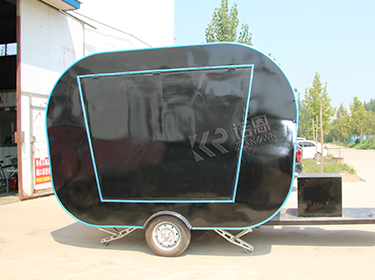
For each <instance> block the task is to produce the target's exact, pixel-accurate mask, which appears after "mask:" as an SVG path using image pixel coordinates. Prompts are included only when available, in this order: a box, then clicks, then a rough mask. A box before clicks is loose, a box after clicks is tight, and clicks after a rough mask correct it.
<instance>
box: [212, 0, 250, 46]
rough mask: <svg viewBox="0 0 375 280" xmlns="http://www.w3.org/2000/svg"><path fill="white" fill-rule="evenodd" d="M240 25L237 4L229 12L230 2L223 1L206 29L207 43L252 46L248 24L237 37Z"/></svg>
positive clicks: (244, 25) (243, 26)
mask: <svg viewBox="0 0 375 280" xmlns="http://www.w3.org/2000/svg"><path fill="white" fill-rule="evenodd" d="M238 23H239V20H238V10H237V4H236V3H234V4H233V6H232V8H231V9H230V11H229V9H228V0H222V1H221V5H220V7H219V8H216V9H215V11H214V14H213V16H212V20H211V22H210V23H209V24H208V26H207V27H206V30H205V35H206V42H207V43H211V42H238V43H242V44H246V45H249V46H252V45H253V44H252V43H251V39H252V35H251V33H250V32H249V26H248V25H247V24H246V23H245V24H242V26H241V31H240V33H239V35H238V37H237V27H238Z"/></svg>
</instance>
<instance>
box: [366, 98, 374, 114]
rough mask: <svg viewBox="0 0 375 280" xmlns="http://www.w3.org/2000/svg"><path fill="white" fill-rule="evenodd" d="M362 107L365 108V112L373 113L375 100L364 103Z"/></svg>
mask: <svg viewBox="0 0 375 280" xmlns="http://www.w3.org/2000/svg"><path fill="white" fill-rule="evenodd" d="M364 106H365V109H366V111H372V112H375V100H374V99H372V98H371V99H370V102H369V103H366V101H365V102H364Z"/></svg>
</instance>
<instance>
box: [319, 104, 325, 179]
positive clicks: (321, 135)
mask: <svg viewBox="0 0 375 280" xmlns="http://www.w3.org/2000/svg"><path fill="white" fill-rule="evenodd" d="M323 140H324V139H323V105H322V103H320V144H321V154H320V173H323V163H324V156H323V144H324V143H323Z"/></svg>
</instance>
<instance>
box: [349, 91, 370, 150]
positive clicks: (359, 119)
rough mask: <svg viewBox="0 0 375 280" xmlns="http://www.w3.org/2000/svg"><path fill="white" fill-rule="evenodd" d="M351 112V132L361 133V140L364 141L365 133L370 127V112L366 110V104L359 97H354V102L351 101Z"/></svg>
mask: <svg viewBox="0 0 375 280" xmlns="http://www.w3.org/2000/svg"><path fill="white" fill-rule="evenodd" d="M350 112H351V115H352V118H351V122H350V128H351V130H350V132H351V134H354V135H360V136H361V138H360V141H361V143H362V140H363V135H364V134H367V133H368V132H369V128H370V125H371V124H370V122H371V119H370V114H369V112H368V111H366V110H365V106H364V105H363V104H362V102H361V101H360V100H359V99H358V97H354V99H353V103H350Z"/></svg>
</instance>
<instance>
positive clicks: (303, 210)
mask: <svg viewBox="0 0 375 280" xmlns="http://www.w3.org/2000/svg"><path fill="white" fill-rule="evenodd" d="M298 216H303V217H341V216H342V190H341V175H340V174H339V173H302V174H301V175H300V176H298Z"/></svg>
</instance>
